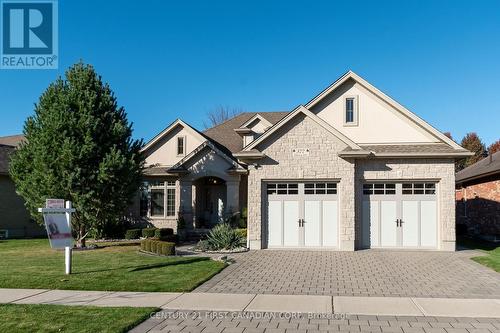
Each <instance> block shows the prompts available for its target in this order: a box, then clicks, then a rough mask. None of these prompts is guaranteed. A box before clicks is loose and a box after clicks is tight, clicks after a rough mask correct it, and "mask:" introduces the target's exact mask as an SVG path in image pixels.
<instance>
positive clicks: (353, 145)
mask: <svg viewBox="0 0 500 333" xmlns="http://www.w3.org/2000/svg"><path fill="white" fill-rule="evenodd" d="M299 114H304V115H305V116H306V117H309V118H310V119H312V120H314V121H315V122H316V123H317V124H318V125H320V126H322V127H323V128H324V129H326V130H327V131H329V132H330V133H332V134H333V135H334V136H336V137H337V138H339V139H340V140H341V141H342V142H344V143H345V144H346V145H347V146H348V147H349V148H351V149H353V150H362V149H361V147H360V146H358V145H357V144H356V143H355V142H354V141H352V140H351V139H349V138H348V137H347V136H345V135H344V134H342V133H340V132H339V131H338V130H337V129H335V128H334V127H332V126H331V125H330V124H328V123H327V122H326V121H324V120H323V119H321V118H320V117H318V116H317V115H315V114H314V113H312V112H311V111H309V110H308V109H307V108H305V107H304V106H303V105H299V106H298V107H296V108H295V110H293V111H292V112H290V113H289V114H288V115H287V116H286V117H284V118H283V119H281V120H280V121H279V122H277V123H276V124H274V126H273V127H271V128H270V129H269V130H267V131H266V132H264V134H262V135H261V136H260V137H258V138H257V139H256V140H254V141H252V142H251V143H250V144H248V145H247V146H246V147H245V148H244V149H243V151H249V150H252V149H254V148H255V147H256V146H257V145H259V144H261V143H262V142H264V141H265V140H267V139H268V138H269V137H270V136H271V134H273V133H274V132H276V131H277V130H278V129H280V128H281V127H283V126H284V125H285V124H287V123H288V122H289V121H290V120H292V119H294V118H295V117H296V116H297V115H299ZM238 155H239V156H243V155H242V154H238Z"/></svg>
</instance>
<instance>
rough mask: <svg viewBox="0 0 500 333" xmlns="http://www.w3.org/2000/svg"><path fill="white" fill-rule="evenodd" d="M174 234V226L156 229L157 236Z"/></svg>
mask: <svg viewBox="0 0 500 333" xmlns="http://www.w3.org/2000/svg"><path fill="white" fill-rule="evenodd" d="M173 234H174V229H172V228H159V229H156V230H155V235H154V236H155V238H158V239H162V238H163V237H166V236H172V235H173Z"/></svg>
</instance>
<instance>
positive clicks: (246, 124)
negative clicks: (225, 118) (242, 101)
mask: <svg viewBox="0 0 500 333" xmlns="http://www.w3.org/2000/svg"><path fill="white" fill-rule="evenodd" d="M255 119H259V120H260V121H262V122H263V123H264V124H266V127H267V128H269V127H271V126H272V125H273V124H271V123H270V122H269V121H268V120H267V119H266V118H264V117H262V116H261V115H260V114H258V113H257V114H256V115H255V116H253V117H252V118H250V119H248V120H247V121H246V122H245V123H244V124H243V125H241V126H240V127H239V128H240V129H243V128H248V127H247V126H248V125H249V124H251V123H252V122H253V121H254V120H255Z"/></svg>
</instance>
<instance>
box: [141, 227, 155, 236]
mask: <svg viewBox="0 0 500 333" xmlns="http://www.w3.org/2000/svg"><path fill="white" fill-rule="evenodd" d="M156 230H158V229H157V228H144V229H142V237H144V238H153V237H155V232H156Z"/></svg>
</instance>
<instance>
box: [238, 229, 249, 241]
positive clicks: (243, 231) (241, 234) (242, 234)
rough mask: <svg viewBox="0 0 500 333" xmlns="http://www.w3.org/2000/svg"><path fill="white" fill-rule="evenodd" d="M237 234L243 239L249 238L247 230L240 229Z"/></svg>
mask: <svg viewBox="0 0 500 333" xmlns="http://www.w3.org/2000/svg"><path fill="white" fill-rule="evenodd" d="M236 232H237V233H238V235H240V236H241V237H243V238H245V239H246V238H247V229H246V228H238V229H236Z"/></svg>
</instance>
